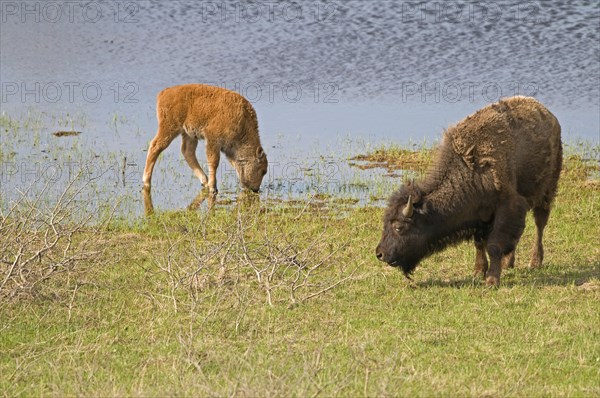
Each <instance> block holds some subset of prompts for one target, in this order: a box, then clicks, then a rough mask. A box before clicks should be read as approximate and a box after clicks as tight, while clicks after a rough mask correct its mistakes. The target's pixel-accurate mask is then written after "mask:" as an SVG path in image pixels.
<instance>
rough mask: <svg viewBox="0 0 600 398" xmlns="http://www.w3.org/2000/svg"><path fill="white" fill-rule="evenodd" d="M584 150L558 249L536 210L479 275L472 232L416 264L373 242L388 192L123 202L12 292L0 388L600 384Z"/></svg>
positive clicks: (324, 392) (387, 389)
mask: <svg viewBox="0 0 600 398" xmlns="http://www.w3.org/2000/svg"><path fill="white" fill-rule="evenodd" d="M423 156H426V155H423ZM584 158H585V157H583V156H579V155H577V153H576V152H573V153H567V155H566V161H565V167H564V172H563V175H562V177H561V183H560V191H559V194H558V196H557V200H556V203H555V207H554V209H553V212H552V214H551V216H550V221H549V224H548V227H547V229H546V235H545V252H546V257H545V265H544V267H542V268H540V269H533V270H530V269H527V268H526V267H525V265H526V263H527V262H528V260H529V258H528V254H529V250H530V248H531V245H532V240H533V235H534V229H533V226H532V224H533V223H532V219H531V217H528V225H527V229H526V231H525V233H524V236H523V238H522V240H521V243H520V245H519V247H518V251H517V264H516V268H515V269H512V270H506V271H504V272H503V274H502V281H501V287H500V288H499V289H488V288H486V287H485V286H484V284H483V282H482V281H480V280H479V279H477V280H473V279H472V278H471V274H472V269H473V263H474V248H473V247H472V245H471V244H467V243H465V244H462V245H459V246H456V247H453V248H450V249H447V250H446V251H444V252H442V253H439V254H437V255H435V256H433V257H431V258H429V259H427V260H425V261H423V262H422V263H421V264H420V265H419V267H418V268H417V270H416V272H415V274H414V275H413V278H414V282H413V283H410V282H408V281H407V280H406V279H405V278H404V276H403V275H402V273H401V272H398V271H397V270H395V269H392V268H391V267H387V266H384V265H382V264H381V263H379V262H378V261H376V259H375V256H374V248H375V246H376V245H377V243H378V240H379V237H380V231H381V217H382V213H383V209H381V208H377V207H352V206H351V207H348V206H338V205H337V204H336V203H335V199H336V198H335V197H326V196H323V197H319V198H318V199H319V201H324V202H326V203H327V204H328V205H327V206H310V205H309V206H298V204H297V203H295V204H294V205H293V206H292V205H288V204H286V203H285V202H284V203H279V204H276V203H275V204H271V205H269V206H266V205H265V204H260V203H253V202H252V201H250V202H249V203H245V202H244V203H242V204H241V205H240V207H233V208H232V207H224V206H219V205H217V207H216V208H215V209H213V211H212V212H211V213H208V212H207V211H206V209H202V210H200V211H197V212H185V211H180V212H164V213H158V214H155V215H153V216H152V217H150V218H147V219H140V220H134V221H133V222H132V221H128V220H114V221H112V222H111V223H110V226H109V227H108V228H107V230H106V231H104V232H102V233H101V234H100V235H95V236H94V241H93V244H94V245H95V246H96V247H97V248H100V249H101V250H102V253H101V254H99V255H98V256H97V257H95V258H91V259H88V260H83V261H82V262H80V263H79V264H78V265H77V267H75V268H74V269H71V270H70V271H69V272H64V273H60V274H57V275H56V277H54V278H49V279H48V280H46V281H44V282H43V283H40V284H38V285H36V288H35V289H33V290H32V291H29V292H27V294H19V295H15V296H13V298H10V299H9V298H4V299H3V300H2V301H1V302H0V319H1V320H2V322H1V323H0V375H1V377H0V391H2V392H3V394H4V395H7V396H32V395H54V396H75V395H83V396H110V395H134V396H164V395H169V396H215V395H216V396H224V395H235V396H252V397H254V396H333V395H341V396H352V397H354V396H490V397H491V396H494V397H495V396H526V397H536V396H538V397H541V396H580V397H590V396H599V395H600V384H599V383H600V382H599V380H600V246H599V245H598V242H597V239H598V236H600V226H599V225H600V223H599V221H600V185H599V184H597V180H591V179H590V177H589V176H590V175H593V174H594V173H597V164H595V163H593V162H589V161H586V160H585V159H584ZM590 181H591V182H590ZM594 181H595V182H594ZM83 238H85V232H84V235H83ZM2 267H4V265H2ZM2 270H3V271H4V268H2ZM257 271H258V274H257ZM2 275H4V273H2ZM258 275H260V278H259V276H258Z"/></svg>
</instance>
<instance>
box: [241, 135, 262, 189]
mask: <svg viewBox="0 0 600 398" xmlns="http://www.w3.org/2000/svg"><path fill="white" fill-rule="evenodd" d="M235 165H236V171H237V174H238V177H239V178H240V182H241V184H242V186H243V187H244V188H248V189H251V190H252V191H254V192H258V190H259V189H260V184H261V183H262V180H263V177H264V176H265V174H267V169H268V167H269V162H268V161H267V154H266V153H265V151H264V150H263V149H262V147H261V146H258V147H257V148H256V150H254V151H252V153H248V154H247V156H246V157H244V158H243V159H240V160H238V161H237V162H236V163H235Z"/></svg>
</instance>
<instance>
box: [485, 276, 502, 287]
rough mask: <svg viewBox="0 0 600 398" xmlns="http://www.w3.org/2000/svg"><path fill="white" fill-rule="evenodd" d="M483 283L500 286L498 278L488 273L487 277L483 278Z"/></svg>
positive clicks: (489, 285)
mask: <svg viewBox="0 0 600 398" xmlns="http://www.w3.org/2000/svg"><path fill="white" fill-rule="evenodd" d="M485 284H486V285H487V286H488V287H498V286H500V278H498V277H497V276H494V275H489V276H488V277H487V278H485Z"/></svg>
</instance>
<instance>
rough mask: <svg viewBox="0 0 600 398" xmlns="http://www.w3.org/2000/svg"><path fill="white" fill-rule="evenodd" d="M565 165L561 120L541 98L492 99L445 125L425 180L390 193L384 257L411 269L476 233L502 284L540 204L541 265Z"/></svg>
mask: <svg viewBox="0 0 600 398" xmlns="http://www.w3.org/2000/svg"><path fill="white" fill-rule="evenodd" d="M561 164H562V144H561V138H560V125H559V123H558V120H556V117H554V115H553V114H552V113H550V111H548V109H546V108H545V107H544V106H543V105H542V104H540V103H539V102H538V101H536V100H535V99H533V98H528V97H522V96H517V97H512V98H508V99H505V100H501V101H499V102H498V103H495V104H491V105H488V106H486V107H485V108H483V109H481V110H479V111H477V112H476V113H474V114H473V115H471V116H469V117H467V118H466V119H464V120H462V121H461V122H459V123H458V124H456V125H455V126H453V127H450V128H449V129H448V130H447V131H446V133H445V134H444V137H443V139H442V142H441V144H440V145H439V148H438V149H437V156H436V160H435V162H434V164H433V166H432V167H431V168H430V169H429V170H428V172H427V175H426V176H425V177H424V178H423V179H422V180H421V181H419V182H418V183H415V184H412V183H409V184H406V185H404V186H403V187H401V188H400V190H399V191H398V192H396V193H394V194H393V195H392V196H391V198H390V201H389V206H388V208H387V210H386V211H385V216H384V220H383V234H382V238H381V242H380V243H379V245H378V246H377V249H376V256H377V258H378V259H379V260H381V261H385V262H387V263H388V264H390V265H393V266H397V267H400V268H401V269H402V270H403V272H404V274H405V275H406V276H409V275H410V273H411V272H412V271H413V270H414V269H415V267H416V266H417V264H418V262H419V261H420V260H421V259H423V258H425V257H427V256H428V255H430V254H432V253H435V252H437V251H440V250H442V249H443V248H445V247H446V246H448V245H449V244H453V243H457V242H460V241H462V240H465V239H470V238H474V241H475V248H476V249H477V253H476V260H475V273H476V274H478V273H481V274H483V276H484V278H486V283H487V284H488V285H493V286H496V285H498V284H499V282H500V271H501V268H502V265H504V266H509V267H510V266H512V265H513V263H514V252H515V247H516V245H517V243H518V242H519V239H520V237H521V234H522V233H523V229H524V227H525V215H526V213H527V211H528V210H529V209H533V215H534V218H535V224H536V227H537V238H536V240H535V244H534V246H533V251H532V257H531V262H530V266H531V267H537V266H540V265H541V264H542V259H543V257H544V249H543V247H542V236H543V232H544V227H545V226H546V223H547V221H548V216H549V214H550V205H551V203H552V200H553V199H554V196H555V194H556V189H557V184H558V178H559V176H560V170H561ZM486 251H487V255H488V256H489V268H488V259H487V257H486Z"/></svg>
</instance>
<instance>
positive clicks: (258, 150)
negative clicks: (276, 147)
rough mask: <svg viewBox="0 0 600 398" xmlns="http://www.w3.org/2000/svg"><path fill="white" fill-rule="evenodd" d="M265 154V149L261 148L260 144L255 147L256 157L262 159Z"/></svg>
mask: <svg viewBox="0 0 600 398" xmlns="http://www.w3.org/2000/svg"><path fill="white" fill-rule="evenodd" d="M264 156H265V151H264V150H263V148H262V146H259V147H258V148H256V157H257V158H259V159H262V158H263V157H264Z"/></svg>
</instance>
